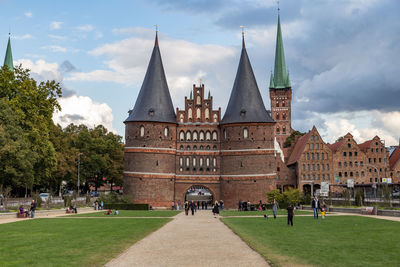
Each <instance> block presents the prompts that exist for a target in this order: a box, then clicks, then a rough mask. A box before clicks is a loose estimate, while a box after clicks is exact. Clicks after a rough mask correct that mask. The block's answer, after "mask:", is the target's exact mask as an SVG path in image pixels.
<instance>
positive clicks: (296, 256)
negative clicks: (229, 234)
mask: <svg viewBox="0 0 400 267" xmlns="http://www.w3.org/2000/svg"><path fill="white" fill-rule="evenodd" d="M221 220H222V221H223V222H224V223H225V224H226V225H228V226H229V227H230V228H231V229H232V230H233V231H234V232H235V233H236V234H238V235H239V236H240V237H241V238H242V239H243V240H244V241H245V242H247V243H248V244H249V245H250V246H251V247H252V248H254V249H255V250H256V251H258V252H259V253H260V254H261V255H263V256H264V257H265V258H266V259H267V260H269V261H270V262H272V263H273V264H274V265H276V266H287V265H293V264H297V265H301V264H304V265H316V266H400V257H399V254H398V252H399V251H400V231H399V229H400V223H399V222H394V221H387V220H380V219H374V218H367V217H359V216H327V217H326V219H325V220H321V219H319V220H314V219H313V217H295V218H294V226H293V227H288V226H287V221H286V218H282V217H281V218H277V219H276V220H274V219H272V220H271V219H268V220H264V219H263V218H223V219H221Z"/></svg>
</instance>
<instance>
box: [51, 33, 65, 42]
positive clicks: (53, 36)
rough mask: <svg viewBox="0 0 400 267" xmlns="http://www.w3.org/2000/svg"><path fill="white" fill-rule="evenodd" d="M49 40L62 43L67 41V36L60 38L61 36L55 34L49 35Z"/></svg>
mask: <svg viewBox="0 0 400 267" xmlns="http://www.w3.org/2000/svg"><path fill="white" fill-rule="evenodd" d="M48 36H49V37H50V38H51V39H55V40H58V41H64V40H66V39H67V36H62V35H55V34H49V35H48Z"/></svg>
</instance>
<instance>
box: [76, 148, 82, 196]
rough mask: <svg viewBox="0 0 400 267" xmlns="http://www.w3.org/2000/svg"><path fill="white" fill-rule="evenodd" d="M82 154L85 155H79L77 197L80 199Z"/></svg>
mask: <svg viewBox="0 0 400 267" xmlns="http://www.w3.org/2000/svg"><path fill="white" fill-rule="evenodd" d="M82 154H83V153H78V192H77V197H79V185H80V184H81V179H80V178H81V177H80V174H81V155H82Z"/></svg>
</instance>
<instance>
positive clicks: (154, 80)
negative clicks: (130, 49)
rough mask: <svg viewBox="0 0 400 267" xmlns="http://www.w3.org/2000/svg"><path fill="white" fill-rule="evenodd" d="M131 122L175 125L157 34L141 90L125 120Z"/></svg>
mask: <svg viewBox="0 0 400 267" xmlns="http://www.w3.org/2000/svg"><path fill="white" fill-rule="evenodd" d="M131 121H154V122H168V123H176V116H175V111H174V107H173V104H172V99H171V95H170V93H169V89H168V84H167V79H166V78H165V73H164V67H163V63H162V60H161V54H160V49H159V46H158V35H157V33H156V39H155V44H154V49H153V53H152V54H151V58H150V62H149V65H148V67H147V72H146V76H145V78H144V81H143V84H142V88H141V89H140V92H139V96H138V98H137V100H136V103H135V107H134V108H133V110H131V111H129V117H128V118H127V119H126V120H125V122H131Z"/></svg>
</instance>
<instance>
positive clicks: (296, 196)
mask: <svg viewBox="0 0 400 267" xmlns="http://www.w3.org/2000/svg"><path fill="white" fill-rule="evenodd" d="M283 199H284V202H285V203H286V204H292V205H294V206H295V205H297V204H298V203H300V201H301V194H300V190H299V189H294V188H289V189H288V190H286V191H284V192H283Z"/></svg>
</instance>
